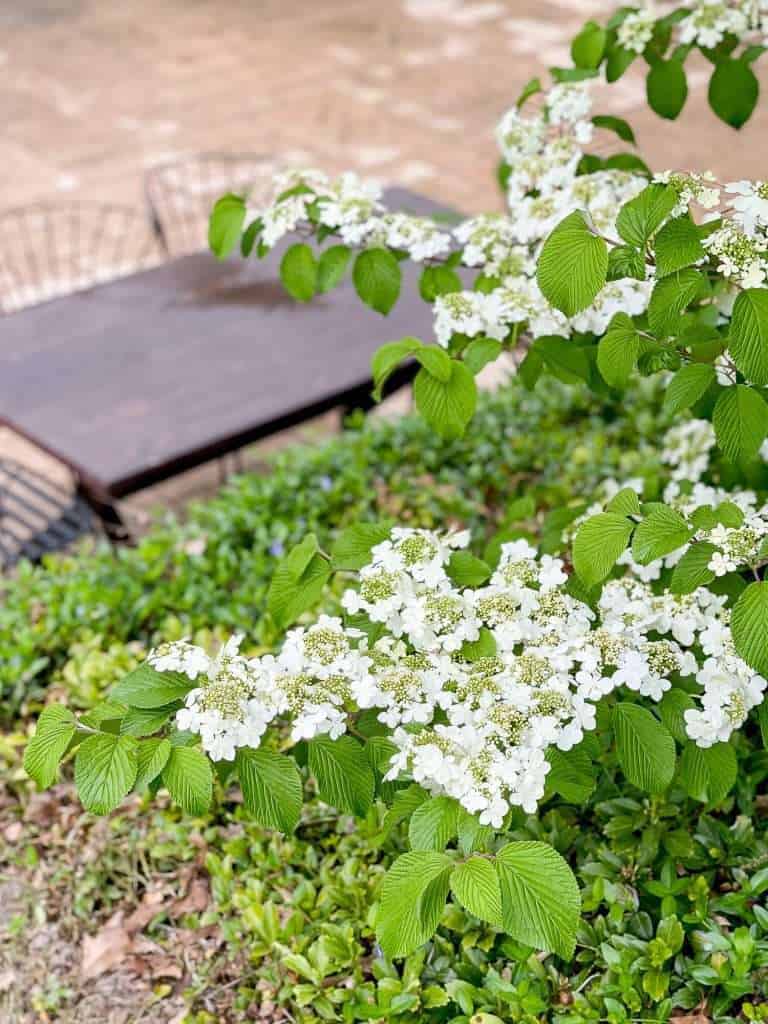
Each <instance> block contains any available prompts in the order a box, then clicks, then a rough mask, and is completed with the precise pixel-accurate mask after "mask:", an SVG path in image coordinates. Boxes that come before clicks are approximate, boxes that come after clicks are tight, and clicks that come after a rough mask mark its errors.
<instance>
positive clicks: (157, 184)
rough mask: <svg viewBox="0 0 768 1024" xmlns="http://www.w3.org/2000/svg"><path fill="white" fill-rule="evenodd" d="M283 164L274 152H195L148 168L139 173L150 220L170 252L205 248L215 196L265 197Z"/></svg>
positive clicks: (258, 199)
mask: <svg viewBox="0 0 768 1024" xmlns="http://www.w3.org/2000/svg"><path fill="white" fill-rule="evenodd" d="M283 166H284V163H283V161H281V160H280V159H279V158H276V157H268V156H258V155H254V154H242V153H241V154H227V153H198V154H197V155H195V156H190V157H187V158H185V159H182V160H179V161H177V162H174V163H168V164H162V165H160V166H157V167H153V168H152V169H151V170H149V171H147V173H146V175H145V179H144V184H145V191H146V196H147V201H148V203H149V208H150V215H151V218H152V222H153V226H154V228H155V231H156V233H157V237H158V239H159V240H160V243H161V244H162V246H163V248H164V249H165V251H166V252H167V253H168V254H169V255H171V256H180V255H183V254H185V253H190V252H201V251H202V250H204V249H207V248H208V220H209V217H210V214H211V210H212V209H213V205H214V203H215V202H216V200H217V199H218V198H219V197H220V196H222V195H224V194H225V193H227V192H235V193H237V194H247V195H248V196H249V199H250V201H251V202H252V203H253V204H254V205H258V204H259V203H262V202H263V203H266V202H267V201H268V199H269V198H270V197H271V194H272V181H273V178H274V176H275V174H277V173H278V172H279V171H280V170H281V169H282V168H283Z"/></svg>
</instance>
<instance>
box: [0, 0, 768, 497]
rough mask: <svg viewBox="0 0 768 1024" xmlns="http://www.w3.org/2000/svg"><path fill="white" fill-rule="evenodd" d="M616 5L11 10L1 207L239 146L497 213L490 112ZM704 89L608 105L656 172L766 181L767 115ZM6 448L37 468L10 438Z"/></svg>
mask: <svg viewBox="0 0 768 1024" xmlns="http://www.w3.org/2000/svg"><path fill="white" fill-rule="evenodd" d="M612 7H613V5H612V4H609V3H605V2H603V0H541V2H532V0H507V2H494V0H467V2H464V0H389V2H384V3H382V2H381V0H326V2H323V3H319V2H312V0H215V2H214V0H111V2H110V0H107V2H104V0H0V78H1V79H2V83H3V87H2V89H0V123H2V124H3V132H2V136H1V137H0V196H2V200H1V201H0V202H1V205H2V206H3V207H7V206H12V205H17V204H26V203H29V202H32V201H34V200H39V199H50V198H55V197H56V196H67V197H90V198H98V199H104V200H107V199H108V200H117V201H120V202H128V203H134V204H139V203H141V202H142V201H143V195H142V173H143V171H144V170H145V168H147V167H150V166H152V165H154V164H157V163H160V162H163V161H167V160H171V159H173V158H175V157H178V156H182V155H184V154H191V153H195V152H199V151H202V150H225V151H229V150H232V151H246V152H265V153H282V154H287V155H288V156H289V157H291V158H293V159H295V160H297V161H303V160H311V161H312V162H313V163H315V164H317V165H319V166H323V167H325V168H326V169H329V170H331V171H338V170H341V169H344V168H355V169H357V170H359V171H361V172H362V173H366V174H369V175H371V176H373V177H377V178H380V179H382V180H383V181H392V182H398V183H400V184H405V185H410V186H412V187H414V188H417V189H419V190H421V191H424V192H428V193H430V194H431V195H433V196H435V197H436V198H438V199H440V200H443V201H446V202H449V203H451V204H453V205H455V206H457V207H459V208H461V209H464V210H466V211H468V212H473V211H480V210H483V209H488V208H493V207H497V206H498V204H499V197H498V194H497V192H496V191H495V188H494V185H493V180H492V174H493V167H494V164H495V161H496V151H495V147H494V144H493V140H492V129H493V126H494V124H495V122H496V120H497V119H498V117H499V115H500V114H501V113H502V112H503V111H504V110H505V109H506V108H507V106H509V104H510V103H511V102H512V101H513V100H514V98H515V97H516V95H517V93H518V92H519V89H520V87H521V86H522V84H523V83H524V82H525V81H526V80H527V79H528V78H529V77H530V76H531V75H533V74H537V73H542V72H543V71H545V69H546V68H547V67H548V66H549V65H551V64H556V63H562V62H564V61H565V60H566V58H567V46H568V40H569V39H570V37H571V36H572V35H573V33H574V32H575V31H576V30H577V29H578V27H579V26H580V24H581V23H582V22H583V21H584V19H585V18H587V17H589V16H590V15H594V14H603V13H605V12H606V11H608V10H610V9H612ZM705 81H706V75H705V69H704V68H702V69H700V70H697V71H695V72H694V74H693V75H692V78H691V85H692V96H691V97H690V99H689V110H688V111H687V112H686V117H685V121H684V127H683V126H682V125H683V123H682V122H681V126H680V127H678V126H676V125H671V124H668V123H666V122H662V121H660V120H659V119H658V118H656V117H655V115H653V114H651V113H650V112H647V111H644V110H643V109H642V108H643V81H642V76H641V75H640V74H639V73H638V71H635V70H633V71H632V72H630V74H628V75H627V77H626V80H623V81H622V82H620V83H618V84H617V85H615V86H613V87H611V88H610V89H607V90H606V92H605V103H604V104H601V110H602V111H603V112H605V113H618V114H621V115H623V116H625V117H628V118H629V119H630V120H631V121H632V123H633V124H634V125H635V127H636V128H637V129H638V135H639V139H640V147H641V151H643V152H644V154H646V155H647V156H648V157H649V159H650V162H651V163H652V165H653V166H655V167H663V166H675V167H697V168H709V169H712V170H714V171H715V172H717V173H718V174H721V175H724V176H739V177H745V176H750V175H751V176H755V177H761V176H763V177H764V176H765V171H764V167H765V162H766V149H767V148H768V142H767V141H766V140H768V131H766V129H767V128H768V109H764V110H763V112H762V114H760V115H759V116H757V117H755V118H754V119H753V122H752V123H751V124H750V126H749V127H748V128H747V129H746V130H745V131H744V132H743V133H741V134H738V135H737V134H736V133H734V132H733V131H732V130H731V129H729V128H727V127H726V126H724V125H721V124H720V123H719V122H717V121H716V120H715V119H714V117H713V116H712V115H711V114H710V113H709V111H708V110H707V108H706V102H705V98H704V96H703V95H702V84H703V83H704V82H705ZM638 111H640V113H637V112H638ZM750 146H751V148H749V147H750ZM4 241H5V240H4ZM1 336H2V327H1V326H0V338H1ZM0 451H2V452H5V453H11V452H12V453H14V454H16V455H20V454H21V455H23V457H25V458H33V459H37V460H38V461H39V457H38V456H36V455H35V454H34V453H32V454H31V455H30V453H29V450H28V449H22V447H21V446H19V444H18V442H17V441H16V440H15V438H11V437H10V436H9V434H8V433H7V432H6V433H5V434H2V435H0ZM25 452H26V454H24V453H25ZM258 456H259V452H258V451H257V452H256V453H255V457H256V458H258ZM216 479H217V477H216V473H215V470H214V471H213V472H207V471H203V472H200V473H198V474H196V476H195V478H194V479H192V480H191V482H190V481H189V480H187V481H176V482H172V483H171V484H168V485H165V486H164V487H163V488H162V489H160V490H156V491H155V492H153V493H150V494H145V495H142V496H140V497H139V498H137V499H135V500H134V501H133V502H132V503H131V504H132V506H133V507H135V509H137V510H142V509H146V507H147V505H148V504H149V503H154V502H156V501H158V500H160V501H162V502H163V503H172V504H173V503H176V502H178V501H179V500H184V499H186V497H187V496H188V495H189V493H190V491H191V492H192V493H194V492H199V491H200V490H203V491H204V490H206V489H208V488H210V486H211V484H212V482H214V483H215V481H216Z"/></svg>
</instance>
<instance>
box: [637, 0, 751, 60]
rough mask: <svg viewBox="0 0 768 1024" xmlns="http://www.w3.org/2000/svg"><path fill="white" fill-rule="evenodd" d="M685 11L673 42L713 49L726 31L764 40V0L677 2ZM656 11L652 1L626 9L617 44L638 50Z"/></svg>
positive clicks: (649, 32)
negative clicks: (627, 12) (639, 7)
mask: <svg viewBox="0 0 768 1024" xmlns="http://www.w3.org/2000/svg"><path fill="white" fill-rule="evenodd" d="M679 10H680V12H681V15H682V12H683V11H687V13H686V14H684V15H683V16H682V17H681V18H680V20H679V21H678V22H677V24H676V26H675V28H676V35H675V40H674V41H675V43H679V44H682V45H686V44H693V45H697V46H701V47H702V48H703V49H705V50H711V49H714V48H715V47H716V46H717V45H718V44H719V43H721V42H722V41H723V39H724V38H725V36H726V35H734V36H737V37H739V39H741V40H749V41H754V42H756V43H761V42H766V41H768V3H766V2H765V0H687V2H686V3H682V4H680V5H679ZM658 17H659V15H658V14H657V13H656V12H655V11H654V9H653V4H652V3H648V4H647V5H646V6H645V7H644V8H641V9H639V10H633V11H630V13H629V14H627V16H626V17H625V18H624V19H623V21H622V22H621V24H620V25H619V26H618V29H617V39H618V42H619V45H620V46H623V47H624V48H625V49H626V50H630V51H632V52H633V53H642V52H643V50H644V49H645V47H646V46H647V45H648V43H649V42H650V41H651V38H652V35H653V28H654V23H655V21H656V19H657V18H658Z"/></svg>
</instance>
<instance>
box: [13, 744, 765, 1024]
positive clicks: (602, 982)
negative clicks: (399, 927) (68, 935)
mask: <svg viewBox="0 0 768 1024" xmlns="http://www.w3.org/2000/svg"><path fill="white" fill-rule="evenodd" d="M735 749H736V752H737V755H738V759H739V776H738V779H739V781H738V783H737V786H736V788H735V790H734V792H733V793H731V795H729V796H728V797H727V798H726V799H724V800H722V801H720V802H719V803H718V804H717V805H715V806H712V805H702V804H700V803H696V802H694V801H693V800H691V799H688V798H686V796H685V794H684V793H683V791H682V790H681V789H679V788H673V789H672V790H671V791H670V792H669V793H668V794H666V795H665V796H664V797H657V798H652V799H649V798H648V797H647V796H645V795H643V794H641V793H640V792H639V791H637V790H634V789H633V788H632V787H627V785H626V783H624V782H623V780H622V779H621V778H620V776H618V774H617V770H616V764H615V762H614V761H613V760H611V759H610V758H606V760H605V762H604V764H603V766H602V771H601V774H600V777H599V779H598V782H597V786H596V789H595V790H594V792H593V793H592V794H591V795H590V796H589V797H588V798H586V799H585V800H584V801H582V802H580V804H579V805H574V804H569V803H568V802H567V801H565V800H564V799H562V798H559V797H556V798H554V799H553V800H551V801H550V802H549V803H548V804H547V805H545V806H544V807H543V808H542V812H541V816H540V817H539V818H537V817H534V816H525V815H524V814H522V813H518V814H517V815H516V817H515V820H514V822H513V823H512V826H511V828H512V833H511V834H512V836H513V838H515V839H517V840H528V839H533V840H543V841H546V842H549V843H552V844H553V846H554V847H555V848H556V849H557V850H559V851H560V852H561V853H564V854H565V853H568V854H569V855H570V856H571V863H572V866H573V869H574V871H575V874H576V876H577V878H578V879H579V882H580V884H581V886H582V896H583V911H584V915H583V921H582V925H581V927H580V931H579V936H578V949H577V954H576V956H575V958H574V959H573V960H572V961H571V962H566V961H563V960H562V959H560V958H557V957H552V956H550V957H546V958H544V957H542V956H541V955H540V954H537V953H535V952H534V951H533V950H531V949H530V947H524V946H521V945H520V944H518V943H515V942H513V941H512V940H511V939H509V938H508V937H507V936H505V935H504V934H503V933H501V931H499V930H498V929H496V928H494V927H491V926H489V925H487V924H483V923H482V922H481V921H479V920H478V919H477V918H474V917H472V916H471V915H470V914H467V913H466V912H464V911H462V910H461V909H460V908H458V907H456V906H451V907H449V908H447V910H446V911H445V913H444V914H443V917H442V920H441V923H440V926H439V928H438V931H437V934H436V935H435V937H434V939H433V940H432V941H431V942H429V943H428V944H427V945H426V946H425V947H424V948H422V949H421V950H418V951H417V952H415V953H413V954H411V955H410V956H409V957H407V958H406V959H405V960H404V961H400V962H398V963H396V964H395V963H392V962H391V961H389V960H387V959H386V958H385V957H384V956H383V955H382V954H381V951H380V949H379V948H378V947H377V945H376V942H375V936H374V923H373V919H374V915H375V910H376V899H377V895H378V892H379V890H380V885H381V881H382V879H383V877H384V874H385V871H386V869H387V868H388V866H389V865H390V863H391V862H392V860H393V859H394V858H395V857H396V856H397V855H398V854H399V853H401V852H402V850H403V849H404V848H405V844H406V837H405V835H404V831H403V829H402V828H401V827H398V828H395V829H394V830H393V831H391V832H389V834H387V835H385V834H384V830H383V828H382V822H383V818H382V816H381V814H380V813H378V812H376V811H372V812H371V814H370V815H369V817H368V818H367V819H366V820H365V821H358V822H357V823H356V826H354V827H353V825H352V822H351V820H350V819H349V818H345V817H339V816H338V815H336V814H335V813H334V812H332V811H330V810H329V809H328V808H327V807H324V806H323V805H320V804H318V803H317V802H315V803H314V804H308V805H307V806H306V807H305V809H304V812H303V816H302V821H301V824H300V825H299V827H298V829H297V831H296V833H295V834H293V835H288V836H280V835H277V834H274V833H266V832H265V831H264V830H263V829H261V828H260V827H259V826H258V825H255V824H254V823H253V821H252V820H251V819H250V818H249V817H248V815H247V814H245V813H244V811H243V809H242V807H241V806H240V805H238V804H237V803H236V802H229V800H228V799H224V801H223V802H222V803H221V804H220V805H219V806H218V808H217V809H216V811H215V812H214V813H213V814H212V815H210V816H208V817H207V818H206V819H205V820H202V819H196V820H194V819H193V820H190V819H189V818H185V817H183V816H181V815H180V814H179V812H178V811H176V810H174V809H156V810H153V811H151V812H148V811H147V810H146V809H144V810H142V809H137V808H136V807H135V806H134V807H129V808H127V809H125V810H122V811H120V812H118V813H117V814H115V815H114V817H113V818H112V820H111V821H110V822H109V823H108V825H106V827H107V829H108V831H107V834H106V835H104V834H103V833H104V831H105V829H104V826H105V824H106V823H103V822H96V821H95V820H91V821H90V822H89V821H88V820H87V819H83V818H81V819H80V825H79V828H81V829H82V830H83V832H82V833H78V836H80V835H82V842H81V843H80V844H77V843H76V846H77V845H80V846H82V849H83V855H82V861H81V862H79V863H78V862H76V863H74V864H73V865H69V863H68V862H66V861H63V860H62V863H61V864H59V865H55V864H52V865H51V866H50V871H51V873H53V872H55V873H56V876H57V880H58V881H57V883H56V884H58V885H59V886H64V887H65V888H66V890H67V892H68V898H69V900H70V901H71V904H72V906H73V910H74V915H75V917H76V919H78V920H79V921H80V922H81V927H83V928H91V929H92V928H97V927H98V925H99V922H100V921H104V920H105V919H108V918H109V917H110V916H111V914H113V913H114V911H115V909H116V908H117V907H120V906H125V905H126V901H128V906H129V907H130V906H132V905H133V902H134V901H138V902H139V903H140V901H141V898H142V896H143V893H144V889H143V887H144V886H145V885H147V886H150V887H151V886H153V885H154V884H156V883H155V880H156V879H158V878H160V879H166V880H168V879H169V878H173V877H174V876H175V875H178V873H179V872H180V871H181V873H182V874H183V873H184V871H187V872H189V870H190V869H191V868H192V866H193V863H194V861H195V860H197V859H199V858H200V857H201V855H202V856H203V857H204V861H203V865H204V868H205V870H206V871H207V873H208V875H209V878H210V885H211V896H212V899H211V902H210V903H209V905H208V906H207V908H206V909H204V910H203V911H198V910H188V911H187V912H186V913H185V916H184V918H183V920H182V921H181V922H177V925H178V924H180V925H181V926H183V927H184V928H185V929H187V930H188V933H189V934H196V933H199V934H201V935H202V934H204V933H205V930H206V929H208V928H211V927H216V926H217V927H218V928H219V929H220V930H221V936H222V938H223V946H222V948H221V949H220V951H219V953H218V954H217V956H216V958H215V959H214V960H212V961H211V962H210V964H209V965H208V966H207V967H197V968H195V969H194V970H193V971H192V973H191V976H190V977H189V978H188V981H187V983H186V986H187V987H186V990H185V993H184V995H185V1000H186V1002H187V1003H188V1005H189V1008H190V1010H189V1015H188V1017H187V1018H185V1021H184V1024H220V1022H224V1021H230V1020H231V1021H240V1020H245V1019H250V1017H249V1016H248V1014H249V1012H250V1013H251V1014H252V1013H254V1012H263V1013H265V1012H267V1010H266V1008H267V1007H268V1006H270V1005H271V1006H273V1007H274V1013H275V1016H276V1018H277V1019H280V1018H279V1016H278V1013H279V1009H278V1008H283V1009H285V1010H286V1011H287V1013H289V1014H290V1015H291V1018H292V1019H293V1020H294V1021H295V1022H296V1024H316V1022H317V1021H333V1020H342V1021H350V1022H356V1021H364V1020H378V1021H381V1020H392V1021H397V1022H401V1024H417V1022H419V1024H421V1022H424V1021H430V1022H434V1024H440V1022H446V1024H448V1022H450V1024H498V1022H499V1021H502V1022H505V1024H512V1022H514V1024H538V1022H543V1021H557V1022H560V1024H592V1022H595V1024H596V1022H598V1021H605V1022H609V1024H624V1022H629V1021H636V1020H644V1021H658V1022H659V1024H662V1022H665V1021H667V1020H668V1019H669V1018H670V1016H671V1014H670V1006H671V1005H673V1006H674V1007H676V1008H677V1010H676V1013H677V1014H684V1013H686V1012H688V1013H690V1014H693V1015H695V1014H696V1013H697V1012H700V1013H701V1015H702V1016H701V1021H700V1022H699V1024H704V1020H712V1019H715V1020H717V1021H718V1022H719V1024H731V1022H734V1024H735V1022H737V1021H738V1022H739V1024H743V1022H744V1021H745V1020H759V1021H765V1020H768V912H767V911H766V910H765V897H766V893H768V814H767V813H766V802H765V797H764V796H763V795H761V794H763V793H764V791H765V786H766V779H767V778H768V754H766V752H765V751H764V750H760V749H759V740H757V738H756V737H754V736H751V735H746V734H744V735H741V736H739V738H738V742H737V744H736V745H735ZM62 804H63V805H64V806H66V800H62ZM94 828H96V829H98V830H99V831H100V832H101V833H102V837H101V839H100V841H99V842H98V844H97V845H96V849H98V850H100V851H101V852H100V854H99V855H98V856H97V857H96V858H94V854H93V849H94V846H93V841H92V840H90V841H89V840H88V837H89V835H90V831H91V830H92V829H94ZM41 829H42V830H43V831H49V828H48V824H47V821H45V820H44V822H43V825H42V826H41ZM192 833H194V835H195V838H194V841H190V839H191V834H192ZM49 841H50V840H49ZM54 843H55V840H54ZM35 849H37V850H39V851H40V854H41V855H42V856H48V857H50V854H49V853H48V852H47V850H46V840H45V838H44V837H39V836H37V835H36V834H35V833H34V832H31V833H30V835H29V846H28V847H27V851H28V854H31V853H32V852H33V850H35ZM89 851H90V852H89ZM53 852H57V853H58V855H60V846H59V847H57V846H55V845H54V847H53ZM136 863H139V864H141V865H142V871H141V872H140V875H139V876H137V875H136V872H135V869H134V867H133V866H134V865H135V864H136ZM0 864H3V865H4V861H3V855H2V854H1V853H0ZM51 884H52V885H53V884H54V882H53V879H52V883H51ZM56 903H57V900H56V899H55V898H50V894H49V899H48V901H47V912H48V914H49V916H50V915H51V914H55V905H56ZM172 908H173V901H172V900H168V901H167V902H165V903H163V904H161V905H157V909H156V913H155V916H154V917H153V919H152V921H151V923H150V924H149V925H148V929H147V934H148V938H150V939H153V940H155V941H156V942H158V943H160V944H162V945H163V946H166V948H167V938H166V932H167V930H168V926H169V924H170V923H171V919H170V918H169V916H168V915H169V913H173V909H172ZM29 914H30V922H29V923H27V924H25V925H24V926H23V927H24V928H32V927H33V925H32V923H31V921H32V919H33V917H34V914H33V909H32V908H30V911H29ZM17 927H19V928H21V927H22V925H21V923H19V924H17ZM71 927H72V925H70V928H71ZM170 935H171V941H172V936H173V931H171V932H170ZM202 941H203V940H202V939H201V942H202ZM55 979H56V975H55V970H54V980H55ZM65 981H66V979H61V981H60V982H59V984H60V987H61V988H62V989H63V990H64V991H65V992H66V989H67V986H66V984H65ZM222 982H226V983H225V984H222ZM70 997H71V998H73V999H74V998H75V997H74V996H73V995H70ZM70 997H67V996H66V995H64V996H63V997H62V998H63V999H64V1000H65V1005H68V1004H67V1003H66V1000H67V998H70ZM212 997H213V998H214V999H216V1001H217V1002H216V1006H217V1009H216V1012H212V1010H211V999H212ZM30 998H31V999H32V1000H34V998H35V993H34V992H32V993H30ZM220 1000H221V1002H220ZM697 1007H698V1008H700V1011H697V1009H696V1008H697ZM257 1019H258V1018H257ZM673 1019H674V1018H673Z"/></svg>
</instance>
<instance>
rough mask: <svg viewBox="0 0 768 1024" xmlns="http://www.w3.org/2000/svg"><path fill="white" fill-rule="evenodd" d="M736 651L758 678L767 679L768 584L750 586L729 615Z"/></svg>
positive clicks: (756, 583) (751, 584) (752, 584)
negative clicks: (758, 675)
mask: <svg viewBox="0 0 768 1024" xmlns="http://www.w3.org/2000/svg"><path fill="white" fill-rule="evenodd" d="M731 633H732V634H733V642H734V644H735V645H736V650H737V651H738V653H739V654H740V655H741V656H742V658H743V659H744V661H746V663H747V664H748V665H750V666H751V667H752V668H753V669H754V670H755V671H756V672H759V673H760V675H761V676H768V582H761V583H758V582H755V583H750V585H749V586H748V587H747V588H746V590H744V591H742V593H741V595H740V597H739V599H738V601H737V602H736V604H735V605H734V608H733V611H732V613H731Z"/></svg>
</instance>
